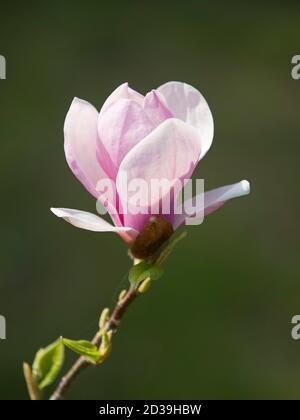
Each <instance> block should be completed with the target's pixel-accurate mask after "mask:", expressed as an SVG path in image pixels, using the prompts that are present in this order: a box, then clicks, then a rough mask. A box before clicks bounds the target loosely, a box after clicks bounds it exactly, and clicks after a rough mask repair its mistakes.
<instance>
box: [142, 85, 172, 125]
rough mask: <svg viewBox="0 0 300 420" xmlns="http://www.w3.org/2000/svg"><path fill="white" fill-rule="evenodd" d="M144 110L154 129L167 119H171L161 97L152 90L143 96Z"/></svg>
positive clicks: (170, 114)
mask: <svg viewBox="0 0 300 420" xmlns="http://www.w3.org/2000/svg"><path fill="white" fill-rule="evenodd" d="M144 110H145V112H146V113H147V115H148V117H149V119H150V120H151V121H152V123H153V124H154V126H155V127H157V126H158V125H159V124H161V123H162V122H163V121H165V120H166V119H167V118H172V117H173V115H172V113H171V112H170V111H169V109H168V108H167V106H166V104H165V102H164V99H163V97H162V95H161V94H160V93H159V92H157V91H155V90H152V91H151V92H149V93H147V95H146V96H145V100H144Z"/></svg>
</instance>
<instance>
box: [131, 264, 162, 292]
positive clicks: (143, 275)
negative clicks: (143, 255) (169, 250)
mask: <svg viewBox="0 0 300 420" xmlns="http://www.w3.org/2000/svg"><path fill="white" fill-rule="evenodd" d="M162 274H163V269H162V268H161V267H159V266H158V265H154V264H151V263H149V262H147V261H145V260H143V261H141V262H139V263H138V264H136V265H134V266H133V267H132V268H131V269H130V271H129V281H130V283H131V284H132V285H134V286H138V285H139V284H140V283H141V281H143V280H145V279H147V278H149V279H150V280H157V279H159V277H161V276H162Z"/></svg>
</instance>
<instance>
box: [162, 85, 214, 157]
mask: <svg viewBox="0 0 300 420" xmlns="http://www.w3.org/2000/svg"><path fill="white" fill-rule="evenodd" d="M157 90H158V91H159V92H160V93H161V94H162V96H163V97H164V99H165V102H166V105H167V107H168V109H169V110H170V111H171V113H172V114H173V116H174V117H175V118H179V119H180V120H182V121H185V122H187V123H188V124H191V125H192V126H193V127H195V128H196V129H197V130H198V131H199V133H200V135H201V138H202V150H201V154H200V159H202V157H203V156H204V155H205V154H206V153H207V152H208V150H209V148H210V146H211V144H212V140H213V135H214V122H213V117H212V114H211V111H210V109H209V106H208V104H207V102H206V100H205V99H204V97H203V96H202V95H201V93H200V92H199V91H198V90H197V89H195V88H193V87H192V86H190V85H188V84H187V83H181V82H168V83H165V84H164V85H162V86H160V87H159V88H158V89H157Z"/></svg>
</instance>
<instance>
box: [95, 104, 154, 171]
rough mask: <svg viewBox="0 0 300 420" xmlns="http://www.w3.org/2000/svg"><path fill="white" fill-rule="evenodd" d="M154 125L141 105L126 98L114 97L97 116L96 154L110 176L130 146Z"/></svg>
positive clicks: (145, 134)
mask: <svg viewBox="0 0 300 420" xmlns="http://www.w3.org/2000/svg"><path fill="white" fill-rule="evenodd" d="M153 128H154V125H153V124H152V122H151V121H150V119H149V118H148V116H147V114H146V112H145V111H144V110H143V108H142V106H141V105H139V104H138V103H137V102H135V101H133V100H129V99H119V100H117V101H116V102H114V103H113V104H111V105H110V107H109V108H108V109H107V110H106V111H105V112H104V113H103V114H101V115H100V116H99V120H98V135H99V141H98V150H97V157H98V160H99V163H100V165H101V166H102V167H103V168H104V170H105V171H106V173H107V174H108V175H109V176H110V177H111V178H112V179H115V178H116V176H117V172H118V169H119V166H120V163H121V162H122V160H123V159H124V157H125V156H126V155H127V153H128V152H129V150H131V149H132V148H133V147H134V146H135V145H136V144H137V143H138V142H139V141H140V140H142V139H143V138H144V137H146V136H147V134H149V133H150V132H151V131H152V130H153Z"/></svg>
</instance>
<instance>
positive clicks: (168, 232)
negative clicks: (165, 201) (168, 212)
mask: <svg viewBox="0 0 300 420" xmlns="http://www.w3.org/2000/svg"><path fill="white" fill-rule="evenodd" d="M173 233H174V230H173V227H172V225H171V223H169V222H168V221H167V220H166V219H165V218H164V217H163V216H151V217H150V219H149V221H148V222H147V223H146V224H145V226H144V229H143V230H142V232H140V233H139V235H138V236H137V237H136V239H135V241H134V243H133V245H132V247H131V248H130V252H131V254H132V256H133V257H134V258H138V259H141V260H143V259H146V258H149V257H151V256H152V255H153V254H155V252H156V251H158V249H159V248H160V247H161V245H162V244H163V243H164V242H166V241H167V240H168V239H169V238H170V237H171V236H172V235H173Z"/></svg>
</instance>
